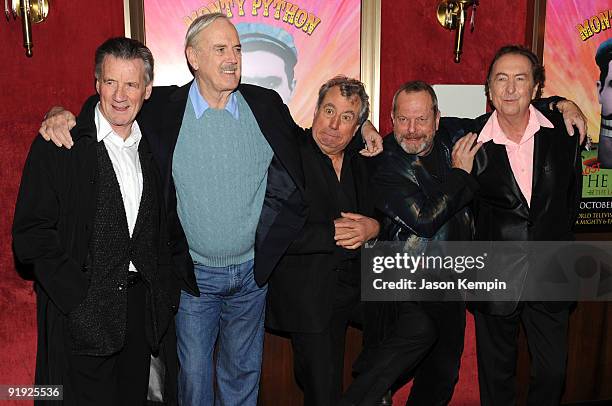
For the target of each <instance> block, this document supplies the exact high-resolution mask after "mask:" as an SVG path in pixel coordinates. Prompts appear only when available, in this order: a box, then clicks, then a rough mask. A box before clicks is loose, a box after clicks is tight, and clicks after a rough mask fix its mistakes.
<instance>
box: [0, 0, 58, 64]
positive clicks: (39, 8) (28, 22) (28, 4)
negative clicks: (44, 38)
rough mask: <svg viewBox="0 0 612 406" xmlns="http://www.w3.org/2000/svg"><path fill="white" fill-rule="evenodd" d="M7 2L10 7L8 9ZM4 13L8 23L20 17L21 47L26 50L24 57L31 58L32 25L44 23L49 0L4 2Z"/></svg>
mask: <svg viewBox="0 0 612 406" xmlns="http://www.w3.org/2000/svg"><path fill="white" fill-rule="evenodd" d="M9 2H10V3H11V6H10V7H9ZM4 13H5V14H6V19H7V20H9V21H10V19H11V15H12V16H13V20H14V19H16V18H17V17H21V22H22V24H21V25H22V28H23V46H24V48H25V49H26V56H28V57H31V56H32V47H33V46H34V45H33V44H32V24H38V23H42V22H43V21H45V19H46V18H47V15H48V14H49V0H4Z"/></svg>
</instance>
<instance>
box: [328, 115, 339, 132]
mask: <svg viewBox="0 0 612 406" xmlns="http://www.w3.org/2000/svg"><path fill="white" fill-rule="evenodd" d="M329 127H330V128H333V129H334V130H337V129H338V127H340V116H339V115H335V116H333V117H332V118H331V120H330V121H329Z"/></svg>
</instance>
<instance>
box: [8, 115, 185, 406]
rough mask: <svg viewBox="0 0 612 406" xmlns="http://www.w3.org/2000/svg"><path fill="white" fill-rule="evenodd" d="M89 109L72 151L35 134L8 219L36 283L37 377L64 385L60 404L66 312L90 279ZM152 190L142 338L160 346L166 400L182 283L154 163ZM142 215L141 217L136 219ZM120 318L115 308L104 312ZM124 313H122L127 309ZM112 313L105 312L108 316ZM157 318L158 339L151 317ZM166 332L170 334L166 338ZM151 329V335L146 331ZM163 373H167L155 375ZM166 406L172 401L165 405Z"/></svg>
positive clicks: (92, 142) (145, 151)
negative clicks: (155, 210)
mask: <svg viewBox="0 0 612 406" xmlns="http://www.w3.org/2000/svg"><path fill="white" fill-rule="evenodd" d="M93 107H94V106H92V105H89V108H87V107H84V108H83V110H82V112H81V114H79V117H78V118H77V125H76V127H74V128H73V130H72V131H71V133H72V137H73V139H74V141H75V144H74V147H73V148H72V149H70V150H68V149H64V148H57V147H56V146H55V145H54V144H53V143H50V142H45V141H44V140H43V139H42V137H40V136H38V137H36V139H35V140H34V142H33V144H32V147H31V149H30V153H29V155H28V158H27V160H26V163H25V167H24V171H23V177H22V180H21V187H20V190H19V196H18V198H17V204H16V207H15V218H14V222H13V248H14V251H15V254H16V257H17V259H18V260H19V261H21V262H22V263H24V264H29V265H31V266H32V269H33V272H34V276H35V279H36V285H35V288H36V293H37V300H36V305H37V324H38V344H37V354H36V378H35V382H36V384H39V385H50V384H54V385H58V384H63V385H64V402H65V404H73V403H71V402H72V401H73V399H72V395H73V393H72V392H71V391H72V389H71V388H70V378H69V369H70V366H69V364H68V360H69V357H68V354H69V351H71V346H70V339H69V337H70V335H69V334H70V333H69V324H68V314H69V313H70V312H71V311H73V310H74V309H75V308H76V307H77V306H78V305H79V304H80V303H81V302H83V300H84V299H85V297H86V295H87V292H88V288H89V285H90V282H89V281H90V277H89V276H88V272H89V270H88V265H89V264H88V259H87V258H88V253H89V243H90V241H91V237H92V230H93V221H94V215H95V211H96V170H97V155H96V142H97V140H96V127H95V124H94V110H93ZM138 153H139V155H140V158H141V162H144V161H145V160H149V161H150V160H151V152H150V151H149V146H148V145H147V142H146V139H145V138H143V139H142V140H141V142H140V145H139V148H138ZM147 167H148V168H151V172H152V173H151V176H150V177H151V180H152V182H151V186H152V191H153V193H156V194H157V195H158V196H157V198H158V199H159V201H160V205H159V207H160V209H159V210H160V213H159V216H158V218H159V219H160V221H159V223H158V224H155V225H154V227H155V228H154V231H153V232H154V234H155V239H156V241H157V246H154V247H151V248H150V249H151V250H157V253H158V265H157V269H156V272H155V274H154V275H153V274H150V275H149V278H150V279H149V282H148V285H147V286H148V287H149V290H148V292H149V294H148V296H147V310H150V311H151V313H147V325H146V328H147V333H148V334H147V336H148V337H152V341H153V342H150V344H151V346H152V348H153V350H154V351H157V350H158V349H159V346H160V340H162V343H161V344H162V345H163V347H164V348H165V350H164V354H163V358H165V361H164V362H165V365H166V366H167V368H169V369H166V371H165V373H166V374H167V375H166V378H167V380H166V381H165V382H166V384H167V386H166V395H167V396H168V399H169V400H171V399H173V398H174V396H176V387H175V384H174V383H173V382H174V381H175V378H172V377H175V376H176V368H175V365H176V340H175V334H174V326H173V324H174V323H173V317H174V313H175V312H176V309H177V307H178V302H179V295H180V289H179V282H178V280H177V278H176V275H175V274H174V272H173V267H172V264H171V254H170V252H169V249H168V244H167V241H168V236H167V234H166V229H167V227H166V224H165V216H164V210H163V205H162V204H161V199H162V196H161V185H160V181H159V179H160V178H159V174H158V173H157V171H156V170H155V166H154V165H143V168H142V169H143V171H145V170H146V168H147ZM139 216H140V214H139ZM103 310H105V311H107V312H110V314H111V315H116V316H118V314H117V312H118V311H119V310H117V309H113V308H108V309H103ZM124 310H125V309H124ZM107 314H109V313H107ZM149 314H150V315H151V317H154V318H155V320H156V323H155V324H156V325H157V334H155V330H154V329H153V330H152V323H151V320H153V319H151V318H150V317H149ZM168 329H170V331H171V332H170V333H168V334H164V333H165V332H166V331H167V330H168ZM150 331H153V333H150V334H149V332H150ZM160 372H162V373H163V372H164V371H160ZM169 404H173V403H172V402H169Z"/></svg>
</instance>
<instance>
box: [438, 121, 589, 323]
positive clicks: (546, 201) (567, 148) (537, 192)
mask: <svg viewBox="0 0 612 406" xmlns="http://www.w3.org/2000/svg"><path fill="white" fill-rule="evenodd" d="M489 116H490V114H486V115H483V116H481V117H479V118H477V119H476V120H473V121H471V122H466V121H463V122H457V124H460V125H461V126H462V127H463V130H461V131H462V132H467V131H473V132H476V133H480V131H481V130H482V128H483V127H484V125H485V124H486V122H487V120H488V118H489ZM548 118H549V119H550V120H551V122H552V123H553V125H554V127H555V128H544V127H542V128H540V131H538V132H537V133H536V135H535V138H534V140H535V145H534V160H533V185H532V197H531V205H528V204H527V201H526V200H525V197H524V196H523V195H522V193H521V191H520V188H519V187H518V184H517V182H516V180H515V178H514V175H513V173H512V169H511V168H510V162H509V161H508V155H507V153H506V148H505V147H504V146H503V145H497V144H494V143H493V142H487V143H485V144H484V145H483V147H482V148H481V150H480V151H479V152H478V154H477V155H476V158H475V162H474V169H473V171H472V174H473V175H474V176H475V177H476V179H477V180H478V183H479V184H480V190H479V192H478V193H477V194H476V197H475V200H474V215H475V229H476V233H475V239H476V240H481V241H571V240H573V238H574V237H573V233H572V228H573V225H574V222H575V221H576V216H577V210H578V205H579V199H580V193H581V190H582V187H581V181H582V176H581V169H582V163H581V159H580V151H579V148H580V147H579V145H578V137H577V136H576V137H569V136H568V135H567V132H566V130H565V125H564V124H563V121H562V118H561V116H560V115H559V114H553V115H549V116H548ZM446 124H450V122H448V121H447V122H446ZM447 128H448V127H447ZM455 130H457V129H455ZM451 132H452V131H451ZM455 133H457V131H456V132H455ZM517 300H518V298H517ZM517 303H518V302H511V301H508V302H483V303H479V304H477V305H476V306H477V308H479V309H480V310H481V311H485V312H488V313H491V314H509V313H511V312H512V311H514V309H516V306H517ZM545 305H546V307H547V308H549V310H555V309H560V308H564V307H567V306H568V303H565V302H564V303H560V302H545Z"/></svg>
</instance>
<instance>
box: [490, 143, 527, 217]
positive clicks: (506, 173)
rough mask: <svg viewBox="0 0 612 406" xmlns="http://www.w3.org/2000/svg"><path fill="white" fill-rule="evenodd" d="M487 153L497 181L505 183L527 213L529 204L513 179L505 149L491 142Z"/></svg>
mask: <svg viewBox="0 0 612 406" xmlns="http://www.w3.org/2000/svg"><path fill="white" fill-rule="evenodd" d="M487 144H488V147H487V152H488V153H490V154H491V155H492V156H491V157H490V159H489V160H488V161H489V164H490V165H493V166H494V167H495V170H496V171H497V172H498V174H499V179H500V180H501V181H503V182H506V184H507V186H508V188H509V189H510V190H511V191H512V193H513V194H514V196H515V197H516V198H517V199H518V200H520V201H521V203H522V205H523V207H524V208H525V210H526V211H527V212H528V211H529V204H528V203H527V199H525V196H523V193H522V192H521V188H520V187H519V185H518V182H517V181H516V178H515V177H514V172H512V167H511V166H510V161H509V160H508V153H507V152H506V147H505V146H504V145H500V144H495V143H493V142H489V143H487Z"/></svg>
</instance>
